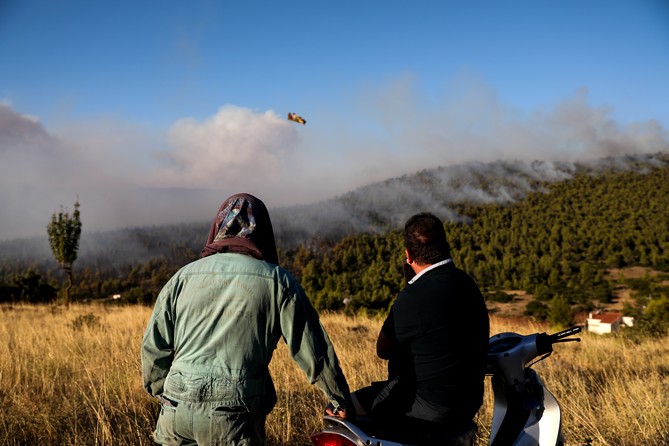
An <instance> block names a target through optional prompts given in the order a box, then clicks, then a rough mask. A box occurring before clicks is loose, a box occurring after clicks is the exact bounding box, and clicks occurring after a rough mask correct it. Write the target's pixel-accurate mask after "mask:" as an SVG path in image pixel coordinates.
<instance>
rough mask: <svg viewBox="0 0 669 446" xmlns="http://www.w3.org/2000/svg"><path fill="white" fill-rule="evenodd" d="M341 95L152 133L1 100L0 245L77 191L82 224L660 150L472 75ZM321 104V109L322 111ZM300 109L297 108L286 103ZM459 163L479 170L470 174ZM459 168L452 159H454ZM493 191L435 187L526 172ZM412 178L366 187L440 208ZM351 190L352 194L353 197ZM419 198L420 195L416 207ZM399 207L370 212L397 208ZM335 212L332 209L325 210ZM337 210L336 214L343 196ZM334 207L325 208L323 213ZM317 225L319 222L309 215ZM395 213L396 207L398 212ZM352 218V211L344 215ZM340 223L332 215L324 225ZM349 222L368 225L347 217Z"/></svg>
mask: <svg viewBox="0 0 669 446" xmlns="http://www.w3.org/2000/svg"><path fill="white" fill-rule="evenodd" d="M352 96H354V97H355V98H354V99H349V100H348V101H347V100H346V98H343V100H342V101H343V102H345V103H346V109H345V110H323V111H322V113H320V114H317V115H316V116H309V115H307V116H305V118H306V119H307V122H308V123H307V125H306V126H300V125H297V124H295V123H292V122H289V121H287V120H286V119H285V116H284V115H283V113H281V115H279V114H278V113H277V112H274V111H272V110H269V111H255V110H250V109H248V108H243V107H238V106H232V105H226V106H222V107H221V108H220V109H219V110H217V111H216V112H215V113H214V114H213V115H212V116H210V117H209V118H206V119H195V118H192V117H185V118H183V119H181V120H179V121H177V122H175V123H174V124H173V125H172V126H171V127H170V128H169V129H168V130H165V131H160V130H156V129H150V128H146V127H142V126H139V125H133V124H131V123H128V122H123V121H122V120H117V121H109V120H106V121H98V122H94V123H90V122H86V123H79V124H78V125H77V126H72V127H70V128H58V129H50V128H47V127H45V126H44V125H42V124H41V123H40V122H39V120H38V119H37V118H35V117H32V116H29V115H26V114H23V113H20V112H18V111H16V110H14V108H13V107H12V106H11V105H8V104H2V105H0V210H1V211H0V239H9V238H15V237H24V236H31V235H43V234H44V233H45V226H46V224H47V223H48V221H49V219H50V216H51V213H53V212H54V211H55V210H57V209H58V208H59V206H61V205H64V206H66V207H70V208H71V206H72V205H73V204H74V201H75V200H76V199H77V197H78V198H79V201H80V203H81V213H82V221H83V223H84V232H86V231H94V230H102V229H112V228H120V227H125V226H138V225H162V224H171V223H178V222H193V221H208V220H210V218H212V217H213V214H214V213H215V211H216V210H217V209H218V206H219V205H220V203H221V202H222V201H223V200H224V199H225V198H226V197H227V196H229V195H231V194H234V193H238V192H249V193H252V194H255V195H257V196H258V197H260V198H261V199H263V201H265V203H266V204H267V205H268V207H270V208H279V207H286V206H292V205H294V204H307V203H314V202H324V201H325V200H328V199H329V198H331V197H335V196H346V194H347V193H348V192H350V191H353V190H356V189H357V188H360V187H363V186H365V185H369V184H372V183H375V182H383V181H384V180H387V179H389V178H394V177H399V176H402V175H405V174H410V173H412V172H417V171H420V170H423V169H432V168H436V167H439V166H450V167H451V168H453V169H455V170H454V171H449V173H448V175H451V176H453V175H455V174H454V173H453V172H455V171H457V169H461V170H463V171H464V172H465V173H466V175H464V176H465V177H467V175H469V176H471V172H473V171H476V172H480V174H481V175H485V172H486V170H487V169H493V167H490V166H493V164H486V163H489V162H492V161H495V160H506V161H510V160H517V161H522V162H524V163H519V164H518V168H519V169H521V171H522V169H525V170H528V169H529V170H530V171H531V170H533V169H535V168H536V167H537V166H539V165H538V164H537V165H535V164H532V162H533V161H535V160H539V161H540V162H544V165H543V166H540V167H541V168H542V175H544V176H545V177H546V178H553V177H556V178H560V177H564V176H565V175H568V174H569V170H568V169H565V168H564V166H560V164H559V163H560V162H564V163H567V165H569V163H572V162H574V161H578V160H584V159H590V158H597V157H604V156H611V155H620V154H643V153H657V152H666V151H668V150H669V139H668V135H667V131H666V129H665V128H664V127H663V126H662V125H661V124H660V123H658V122H656V121H653V120H646V121H640V122H632V123H625V124H623V123H620V122H618V121H616V120H615V119H614V118H613V116H614V111H615V110H614V109H613V108H612V107H595V106H592V105H590V104H589V103H588V93H587V90H585V89H582V90H579V91H576V92H575V93H574V94H573V95H571V96H570V97H568V98H566V99H565V100H563V101H562V102H560V103H559V104H557V105H555V106H554V107H545V108H542V109H537V110H532V111H521V110H518V109H516V108H514V107H512V106H509V105H507V104H504V103H502V102H501V101H500V100H499V98H498V97H497V95H496V94H495V92H494V91H493V90H492V89H491V88H489V87H487V86H485V85H483V84H482V83H477V82H471V81H458V82H456V83H455V84H454V85H452V87H451V89H450V90H447V91H443V92H440V93H437V94H433V95H427V94H425V93H424V92H423V91H421V89H420V88H418V86H417V84H416V82H415V81H414V80H413V79H411V78H410V77H402V78H399V79H396V80H394V81H391V82H389V83H386V84H384V85H381V86H374V87H370V86H367V87H366V88H365V89H363V90H360V91H357V92H355V94H353V95H352ZM323 107H324V108H325V105H324V106H323ZM296 111H298V112H299V110H296ZM471 163H479V164H477V165H476V166H477V168H476V169H474V170H472V168H471V167H472V164H471ZM457 166H461V167H457ZM529 176H530V175H529V174H528V177H525V178H520V179H518V182H517V183H516V184H513V185H510V186H509V188H508V189H505V188H504V187H502V188H500V189H499V190H497V191H490V190H484V189H480V188H477V187H475V186H472V185H471V184H469V183H467V182H462V181H456V182H452V183H449V182H446V183H447V184H448V185H449V187H451V188H452V197H453V198H454V199H455V198H458V197H467V196H468V197H478V199H479V200H480V201H481V202H491V201H497V200H506V199H509V198H510V197H511V198H512V197H513V194H514V193H515V192H514V191H517V190H518V188H523V187H525V188H528V187H530V186H529V184H525V185H523V184H522V182H523V181H525V182H527V181H528V179H527V178H529ZM419 186H420V185H414V187H411V188H409V187H408V186H406V185H400V184H399V183H397V184H395V183H393V182H387V183H384V188H378V187H375V188H373V191H374V192H373V193H374V194H376V195H375V196H370V197H367V198H366V199H365V200H367V201H368V205H369V206H374V205H375V204H379V203H382V202H384V200H382V198H383V197H384V196H386V197H397V196H400V197H403V202H410V203H419V204H421V205H424V206H425V207H428V208H432V209H438V210H440V212H441V213H442V214H444V217H446V216H447V215H448V213H449V212H452V211H450V208H449V207H448V203H435V202H434V201H432V202H430V201H429V200H431V199H432V198H433V197H430V196H427V197H426V196H425V195H424V194H423V190H422V189H421V188H420V187H419ZM358 196H359V195H358ZM424 200H428V201H427V202H425V201H424ZM400 205H401V203H395V204H393V205H391V204H386V205H384V206H386V208H385V209H380V210H379V211H378V212H379V213H384V212H389V213H392V212H397V208H398V207H401V206H400ZM333 206H334V205H333ZM336 206H339V207H337V208H336V209H335V210H336V212H339V213H342V212H344V211H345V209H346V204H338V205H336ZM333 209H334V208H333ZM318 212H319V213H320V214H319V215H316V216H314V221H316V220H326V221H327V220H328V219H329V218H328V216H329V215H330V213H329V212H326V211H325V210H323V209H321V210H320V211H318ZM402 216H403V215H402ZM350 218H351V219H352V220H349V223H350V224H353V223H354V221H355V218H356V217H353V216H350ZM335 220H336V221H340V219H336V218H335V219H331V221H335ZM358 220H360V221H358V223H360V224H361V225H363V226H364V225H368V226H369V225H372V226H373V225H374V224H375V222H374V221H373V219H372V220H368V219H367V218H366V217H365V218H364V219H360V218H358Z"/></svg>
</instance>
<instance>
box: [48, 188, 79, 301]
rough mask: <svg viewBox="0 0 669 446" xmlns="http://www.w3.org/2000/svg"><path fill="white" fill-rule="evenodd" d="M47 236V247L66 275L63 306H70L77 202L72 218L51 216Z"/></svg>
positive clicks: (76, 227)
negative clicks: (48, 246) (49, 247)
mask: <svg viewBox="0 0 669 446" xmlns="http://www.w3.org/2000/svg"><path fill="white" fill-rule="evenodd" d="M47 233H48V234H49V245H50V246H51V251H52V252H53V256H54V258H55V259H56V261H57V262H58V263H59V264H60V266H61V268H63V271H65V274H67V287H66V288H65V305H69V304H70V289H71V288H72V264H73V263H74V261H75V260H77V251H78V250H79V237H80V236H81V220H80V212H79V201H78V200H77V202H76V203H74V213H73V214H72V217H70V215H69V214H68V213H67V212H65V211H63V208H62V206H61V208H60V212H58V214H56V213H55V212H54V213H53V215H52V216H51V223H49V224H48V225H47Z"/></svg>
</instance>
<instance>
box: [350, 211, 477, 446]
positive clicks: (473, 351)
mask: <svg viewBox="0 0 669 446" xmlns="http://www.w3.org/2000/svg"><path fill="white" fill-rule="evenodd" d="M404 242H405V248H406V249H405V253H406V265H405V274H406V275H407V280H408V284H407V285H406V287H405V288H404V289H403V290H402V291H401V292H400V293H399V295H398V296H397V298H396V299H395V302H394V303H393V306H392V308H391V310H390V313H389V314H388V317H387V319H386V320H385V322H384V324H383V327H382V329H381V332H380V333H379V338H378V340H377V354H378V356H379V357H381V358H382V359H387V360H388V361H389V364H388V369H389V381H387V382H382V383H374V384H373V385H372V386H371V387H367V388H364V389H361V390H358V391H356V392H355V393H354V394H353V401H354V403H355V405H356V410H357V412H358V414H359V415H365V414H368V415H371V416H372V418H374V419H375V420H376V421H377V424H378V425H379V427H380V433H379V434H380V435H382V434H386V435H389V436H391V437H392V438H394V439H397V440H400V441H402V440H404V441H411V442H412V443H418V442H427V443H428V444H440V445H472V444H473V439H474V434H475V432H476V424H475V423H474V421H473V418H474V416H475V415H476V413H477V411H478V409H479V408H480V406H481V404H482V403H483V380H484V376H485V364H486V354H487V350H488V338H489V334H490V328H489V321H488V312H487V309H486V306H485V301H484V299H483V296H482V295H481V292H480V290H479V288H478V286H477V285H476V283H475V282H474V280H473V279H472V278H471V277H470V276H469V275H467V274H466V273H465V272H464V271H462V270H460V269H458V268H456V266H455V264H454V263H453V259H452V258H451V255H450V247H449V245H448V242H447V240H446V233H445V231H444V225H443V223H442V222H441V220H439V219H438V218H437V217H435V216H434V215H432V214H430V213H421V214H417V215H414V216H413V217H411V218H410V219H409V220H408V221H407V222H406V224H405V226H404Z"/></svg>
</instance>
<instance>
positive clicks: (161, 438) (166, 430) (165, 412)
mask: <svg viewBox="0 0 669 446" xmlns="http://www.w3.org/2000/svg"><path fill="white" fill-rule="evenodd" d="M176 411H177V408H176V407H172V406H167V405H165V404H162V405H161V407H160V415H159V416H158V422H157V423H156V430H155V431H154V432H153V439H154V441H155V442H156V443H159V444H163V445H168V446H176V445H179V444H181V441H179V437H178V436H177V433H176Z"/></svg>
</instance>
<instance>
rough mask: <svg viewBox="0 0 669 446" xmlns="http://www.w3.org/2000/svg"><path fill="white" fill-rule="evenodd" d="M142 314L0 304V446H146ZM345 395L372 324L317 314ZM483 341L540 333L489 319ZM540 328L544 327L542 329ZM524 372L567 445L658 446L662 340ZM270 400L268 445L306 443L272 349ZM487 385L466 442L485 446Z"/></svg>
mask: <svg viewBox="0 0 669 446" xmlns="http://www.w3.org/2000/svg"><path fill="white" fill-rule="evenodd" d="M150 311H151V310H150V309H149V308H145V307H132V306H128V307H103V306H96V305H73V306H71V307H70V308H68V309H65V308H62V307H50V306H0V407H2V410H1V411H0V445H150V444H153V443H152V441H151V432H152V429H153V425H154V422H155V419H156V416H157V412H158V404H157V403H156V402H154V401H152V400H151V398H149V397H148V395H146V394H145V393H144V391H143V390H142V387H141V378H140V358H139V350H140V342H141V337H142V334H143V331H144V326H145V324H146V321H147V319H148V317H149V314H150ZM321 319H322V322H323V325H324V326H325V327H326V329H327V330H328V332H329V334H330V337H331V338H332V340H333V343H334V344H335V348H336V350H337V353H338V354H339V357H340V361H341V363H342V368H343V370H344V372H345V373H346V375H347V378H348V380H349V383H350V385H351V388H352V389H356V388H359V387H362V386H365V385H367V384H368V383H369V382H370V381H375V380H379V379H383V377H384V375H385V363H383V362H382V361H380V360H378V359H376V358H375V357H374V354H373V352H374V343H375V340H376V335H377V333H378V330H379V328H380V324H381V321H379V320H374V319H369V318H366V317H356V318H349V317H345V316H341V315H334V314H332V315H328V314H325V315H322V318H321ZM491 325H492V333H493V334H494V333H499V332H503V331H517V332H520V333H524V334H527V333H532V332H535V331H547V329H546V327H542V326H536V325H531V324H526V323H522V322H519V321H517V320H514V321H513V322H511V321H509V320H505V319H501V318H494V317H493V318H492V319H491ZM549 331H550V330H549ZM582 339H583V340H582V342H581V343H579V344H576V343H572V344H565V345H558V346H557V347H556V349H557V351H556V353H554V354H553V356H551V357H550V358H548V359H547V360H545V361H543V362H541V363H539V364H537V365H536V366H535V368H536V369H537V370H538V371H539V372H540V373H541V374H542V376H543V378H544V380H545V382H546V383H547V385H548V386H549V388H551V390H552V391H553V393H554V394H555V395H556V396H557V398H558V400H559V401H560V402H561V403H562V406H563V411H564V425H565V436H566V440H567V444H569V445H666V444H667V441H668V439H669V416H668V414H667V412H668V409H669V339H668V338H664V339H659V340H647V341H643V342H641V343H636V344H635V343H631V342H629V341H625V340H624V339H622V338H618V337H600V336H594V335H588V334H584V335H583V336H582ZM271 371H272V374H273V377H274V380H275V383H276V387H277V390H278V393H279V401H278V403H277V406H276V408H275V409H274V411H273V412H272V414H271V415H270V417H269V419H268V422H267V431H268V436H269V440H270V443H271V444H272V445H308V444H310V443H309V434H311V433H313V432H314V431H316V430H318V429H319V428H320V427H321V421H320V415H321V413H322V410H323V405H324V398H323V396H322V395H321V394H320V393H319V392H318V391H317V390H316V389H314V388H313V387H311V386H310V385H309V384H308V383H307V382H306V380H305V378H304V376H303V375H302V373H301V372H300V371H299V369H298V368H297V367H296V366H295V365H294V363H293V362H292V361H291V360H290V359H289V358H288V355H287V351H286V349H285V346H283V345H280V347H279V348H278V349H277V351H276V355H275V358H274V361H273V362H272V364H271ZM491 417H492V396H491V393H490V389H489V387H488V388H487V392H486V401H485V404H484V406H483V407H482V408H481V411H480V413H479V418H478V424H479V433H478V438H477V444H479V445H483V444H487V440H488V436H489V424H490V419H491Z"/></svg>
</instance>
